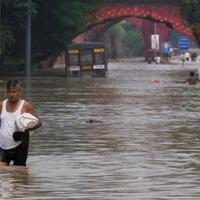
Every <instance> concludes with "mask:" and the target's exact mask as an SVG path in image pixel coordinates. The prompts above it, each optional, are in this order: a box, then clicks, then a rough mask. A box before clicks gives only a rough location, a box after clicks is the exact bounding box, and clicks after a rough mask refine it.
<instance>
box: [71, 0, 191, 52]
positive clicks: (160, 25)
mask: <svg viewBox="0 0 200 200" xmlns="http://www.w3.org/2000/svg"><path fill="white" fill-rule="evenodd" d="M178 2H179V1H177V0H123V1H122V0H121V1H120V0H118V1H117V0H108V1H107V4H106V5H104V6H103V7H102V8H101V9H99V10H98V12H97V13H96V14H95V16H94V17H93V21H90V22H88V24H87V26H88V29H89V30H88V31H87V32H85V33H83V34H81V35H79V36H78V37H76V38H75V39H74V41H75V42H84V41H99V40H101V37H102V35H103V33H104V31H105V30H106V29H108V28H109V27H110V26H112V25H113V24H115V23H116V22H119V21H121V20H122V19H126V20H127V21H128V22H129V23H130V24H132V25H134V26H137V27H139V30H141V32H142V34H143V37H144V41H145V50H148V49H150V46H151V43H150V39H151V35H152V34H159V36H160V42H166V41H167V40H168V37H169V35H170V33H171V31H172V30H175V31H177V32H179V33H181V34H183V35H186V36H188V37H190V38H191V39H192V40H195V38H194V36H193V33H192V30H191V29H190V28H189V27H188V26H187V24H186V23H185V21H184V19H183V18H182V16H181V13H180V5H179V3H178ZM155 25H156V32H155Z"/></svg>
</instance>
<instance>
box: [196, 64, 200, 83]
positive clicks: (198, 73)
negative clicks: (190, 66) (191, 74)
mask: <svg viewBox="0 0 200 200" xmlns="http://www.w3.org/2000/svg"><path fill="white" fill-rule="evenodd" d="M196 73H197V78H198V80H199V81H200V67H199V68H198V69H197V72H196Z"/></svg>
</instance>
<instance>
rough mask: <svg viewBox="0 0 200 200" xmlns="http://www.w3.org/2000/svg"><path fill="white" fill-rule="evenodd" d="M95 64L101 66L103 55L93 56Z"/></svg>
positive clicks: (96, 54)
mask: <svg viewBox="0 0 200 200" xmlns="http://www.w3.org/2000/svg"><path fill="white" fill-rule="evenodd" d="M94 59H95V64H96V65H98V64H103V63H104V54H103V53H95V54H94Z"/></svg>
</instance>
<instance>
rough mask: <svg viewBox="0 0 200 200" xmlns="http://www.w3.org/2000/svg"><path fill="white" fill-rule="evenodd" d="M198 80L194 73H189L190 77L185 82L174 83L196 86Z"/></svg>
mask: <svg viewBox="0 0 200 200" xmlns="http://www.w3.org/2000/svg"><path fill="white" fill-rule="evenodd" d="M197 81H198V78H197V77H196V75H195V73H194V72H190V77H189V78H188V79H186V80H185V81H176V83H188V84H189V85H196V84H197Z"/></svg>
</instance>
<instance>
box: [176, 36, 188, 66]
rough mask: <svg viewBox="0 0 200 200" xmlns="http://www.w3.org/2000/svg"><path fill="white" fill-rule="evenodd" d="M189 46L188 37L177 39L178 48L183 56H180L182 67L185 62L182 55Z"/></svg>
mask: <svg viewBox="0 0 200 200" xmlns="http://www.w3.org/2000/svg"><path fill="white" fill-rule="evenodd" d="M189 45H190V41H189V38H188V37H186V36H181V37H179V41H178V48H179V50H180V51H181V52H182V54H183V55H182V61H183V66H184V62H185V58H184V53H185V51H188V49H189Z"/></svg>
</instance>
